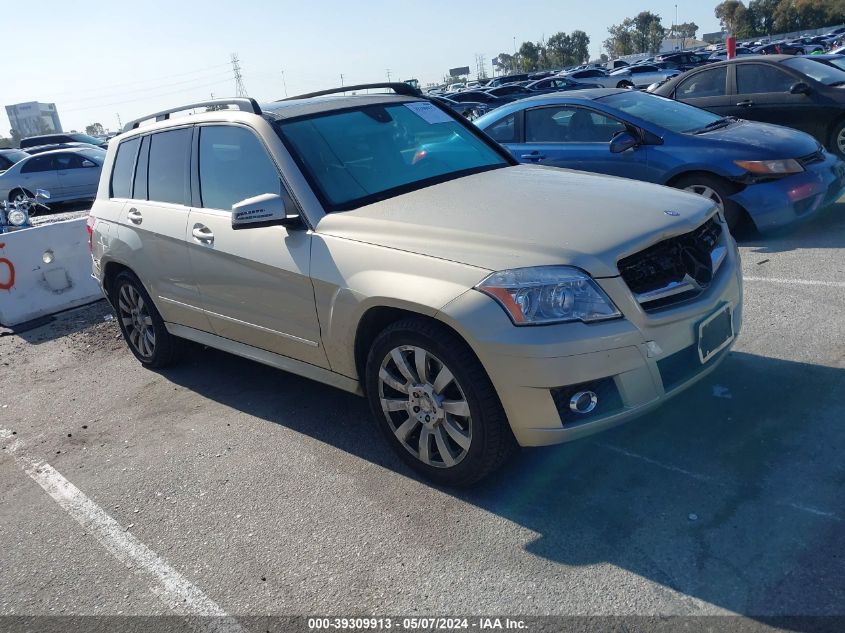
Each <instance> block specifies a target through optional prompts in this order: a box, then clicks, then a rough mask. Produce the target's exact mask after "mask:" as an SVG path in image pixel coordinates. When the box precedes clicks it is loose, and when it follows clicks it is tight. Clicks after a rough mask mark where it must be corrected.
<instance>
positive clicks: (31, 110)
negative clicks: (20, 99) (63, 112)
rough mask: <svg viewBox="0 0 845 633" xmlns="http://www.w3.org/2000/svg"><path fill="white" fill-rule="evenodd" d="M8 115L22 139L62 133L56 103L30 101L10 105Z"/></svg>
mask: <svg viewBox="0 0 845 633" xmlns="http://www.w3.org/2000/svg"><path fill="white" fill-rule="evenodd" d="M6 114H7V115H8V117H9V123H10V125H11V126H12V129H13V130H17V131H18V133H19V134H20V135H21V138H27V137H28V136H37V135H38V134H51V133H53V132H61V131H62V124H61V121H59V113H58V112H57V111H56V104H55V103H39V102H38V101H30V102H28V103H18V104H16V105H8V106H6Z"/></svg>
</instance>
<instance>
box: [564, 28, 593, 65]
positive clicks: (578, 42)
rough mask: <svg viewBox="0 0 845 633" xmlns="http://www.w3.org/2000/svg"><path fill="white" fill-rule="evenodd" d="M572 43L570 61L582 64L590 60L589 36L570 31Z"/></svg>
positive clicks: (577, 31)
mask: <svg viewBox="0 0 845 633" xmlns="http://www.w3.org/2000/svg"><path fill="white" fill-rule="evenodd" d="M569 38H570V40H571V41H572V57H573V59H572V61H573V63H574V64H583V63H584V62H586V61H589V59H590V36H589V35H587V34H586V33H585V32H584V31H580V30H576V31H572V33H571V34H570V36H569Z"/></svg>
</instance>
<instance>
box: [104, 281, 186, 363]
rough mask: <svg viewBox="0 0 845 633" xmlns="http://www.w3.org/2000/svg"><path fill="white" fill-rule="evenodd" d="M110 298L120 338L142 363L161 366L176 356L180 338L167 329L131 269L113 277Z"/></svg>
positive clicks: (179, 350)
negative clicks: (121, 336)
mask: <svg viewBox="0 0 845 633" xmlns="http://www.w3.org/2000/svg"><path fill="white" fill-rule="evenodd" d="M111 299H112V305H113V306H114V309H115V312H117V323H118V325H119V326H120V331H121V332H122V333H123V338H124V340H125V341H126V344H127V345H128V346H129V350H130V351H131V352H132V353H133V354H134V355H135V358H137V359H138V360H139V361H140V362H141V364H142V365H144V366H145V367H149V368H150V369H161V368H162V367H167V366H168V365H170V364H172V363H173V362H174V361H175V360H176V359H177V358H178V356H179V353H180V352H181V350H182V340H181V339H179V338H177V337H175V336H173V335H172V334H170V332H168V331H167V328H166V327H165V326H164V321H163V320H162V318H161V315H160V314H159V312H158V310H157V309H156V307H155V305H154V304H153V302H152V300H151V299H150V295H149V294H147V291H146V290H145V289H144V284H142V283H141V281H140V280H139V279H138V277H137V276H135V274H134V273H132V272H130V271H128V270H124V271H123V272H121V273H120V274H118V275H117V277H115V279H114V282H113V283H112V288H111Z"/></svg>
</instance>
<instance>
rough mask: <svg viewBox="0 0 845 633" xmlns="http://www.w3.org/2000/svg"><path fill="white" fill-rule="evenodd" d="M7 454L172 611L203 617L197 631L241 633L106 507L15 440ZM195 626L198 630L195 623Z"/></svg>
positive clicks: (4, 434)
mask: <svg viewBox="0 0 845 633" xmlns="http://www.w3.org/2000/svg"><path fill="white" fill-rule="evenodd" d="M12 437H13V434H12V432H11V431H8V430H6V429H0V439H10V438H12ZM6 452H7V453H9V454H10V455H12V457H13V458H14V460H15V462H16V463H17V464H18V466H20V467H21V468H22V469H23V470H24V472H25V473H26V474H27V475H29V476H30V477H31V478H32V479H33V480H34V481H35V482H36V483H37V484H38V485H39V486H41V487H42V488H43V489H44V490H45V492H46V493H47V494H48V495H50V496H51V497H52V498H53V500H54V501H55V502H56V503H58V504H59V505H60V506H61V508H62V509H63V510H64V511H65V512H67V513H68V514H69V515H70V516H71V517H73V519H75V520H76V521H77V522H78V523H79V524H80V525H81V526H82V527H84V528H85V530H86V531H87V532H88V533H90V534H93V535H94V536H95V537H96V539H97V540H98V541H99V542H100V543H101V544H102V545H103V547H105V548H106V549H107V550H108V551H109V552H111V554H112V555H113V556H114V557H115V558H117V560H119V561H120V562H121V563H123V564H124V565H125V566H126V567H127V569H130V570H131V571H132V572H133V573H135V574H137V575H139V576H141V577H143V578H144V579H145V581H147V582H148V583H149V588H150V590H151V591H152V592H153V593H154V594H156V595H157V596H158V597H159V598H160V599H161V600H162V601H164V602H165V604H167V606H168V607H169V608H170V609H172V610H173V611H175V612H176V613H178V614H180V615H186V616H202V617H203V618H208V619H203V620H201V621H200V622H201V624H200V625H199V626H198V627H197V628H199V629H200V630H203V631H213V632H215V633H240V632H241V631H242V629H241V627H240V625H239V624H238V623H237V621H236V620H235V619H234V618H232V617H231V616H229V615H227V614H226V612H225V611H223V609H222V608H220V606H219V605H217V603H215V602H214V601H213V600H211V598H209V597H208V596H206V595H205V594H204V593H203V592H202V591H201V590H200V589H198V588H197V587H196V586H195V585H193V584H192V583H191V582H190V581H189V580H188V579H187V578H185V577H184V576H182V575H181V574H180V573H179V572H178V571H176V570H175V569H173V568H172V567H171V566H170V565H168V564H167V563H166V562H165V561H164V560H162V559H161V558H160V557H159V556H158V555H157V554H156V553H155V552H153V551H152V550H151V549H150V548H148V547H147V546H146V545H144V544H143V543H142V542H141V541H139V540H138V539H137V538H135V536H133V535H132V534H131V533H129V532H127V531H126V529H125V528H124V527H123V526H121V525H120V524H119V523H118V522H117V521H115V520H114V519H113V518H111V517H110V516H109V515H108V514H107V513H106V512H105V511H104V510H103V509H102V508H100V507H99V506H98V505H97V504H96V503H94V502H93V501H92V500H91V499H89V498H88V497H87V496H85V494H84V493H83V492H82V491H81V490H79V488H77V487H76V486H74V485H73V484H72V483H71V482H69V481H68V480H67V479H65V478H64V477H63V476H62V474H61V473H60V472H58V471H57V470H56V469H55V468H53V467H52V466H50V464H48V463H47V462H46V461H44V460H40V459H38V458H36V457H33V456H32V455H30V454H28V453H27V451H26V447H25V446H24V445H23V443H22V442H21V441H20V440H19V439H17V438H15V440H14V441H13V442H12V443H11V444H9V445H7V446H6ZM190 624H192V625H194V626H197V622H196V621H191V622H190Z"/></svg>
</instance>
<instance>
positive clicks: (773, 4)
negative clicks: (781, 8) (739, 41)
mask: <svg viewBox="0 0 845 633" xmlns="http://www.w3.org/2000/svg"><path fill="white" fill-rule="evenodd" d="M780 3H781V0H751V2H749V3H748V26H749V30H750V31H751V35H770V34H771V33H773V32H774V30H773V29H774V21H775V11H776V10H777V7H778V5H779V4H780Z"/></svg>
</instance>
